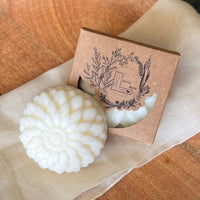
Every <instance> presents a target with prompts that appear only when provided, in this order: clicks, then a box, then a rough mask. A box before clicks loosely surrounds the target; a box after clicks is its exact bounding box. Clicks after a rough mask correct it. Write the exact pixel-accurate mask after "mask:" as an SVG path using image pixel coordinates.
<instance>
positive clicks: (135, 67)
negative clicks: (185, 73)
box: [68, 29, 180, 143]
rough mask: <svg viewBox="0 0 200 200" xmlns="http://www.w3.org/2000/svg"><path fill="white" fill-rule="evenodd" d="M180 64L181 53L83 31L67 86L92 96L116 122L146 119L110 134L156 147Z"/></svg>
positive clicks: (120, 124)
mask: <svg viewBox="0 0 200 200" xmlns="http://www.w3.org/2000/svg"><path fill="white" fill-rule="evenodd" d="M179 58H180V54H179V53H177V52H172V51H168V50H163V49H159V48H156V47H150V46H147V45H144V44H139V43H137V42H133V41H130V40H126V39H123V38H120V37H115V36H110V35H107V34H100V33H98V32H96V31H91V30H88V29H81V31H80V37H79V41H78V45H77V49H76V53H75V57H74V61H73V65H72V69H71V73H70V77H69V81H68V84H69V85H72V86H75V87H78V86H79V85H81V86H83V88H86V89H87V91H88V92H89V93H94V94H95V97H97V98H98V99H99V101H100V102H101V103H102V105H103V106H104V108H105V109H106V110H107V113H109V112H110V111H111V110H113V109H115V110H116V111H117V112H116V113H117V114H116V115H115V116H113V117H114V118H116V119H119V118H120V116H122V115H121V114H122V113H123V115H127V117H129V116H130V117H129V118H130V119H131V118H132V119H131V120H133V121H134V120H135V122H136V121H139V120H138V119H142V120H141V121H139V122H138V123H135V124H134V123H133V125H132V124H130V123H125V122H124V121H123V120H121V123H119V124H118V125H117V127H112V126H111V127H112V128H109V130H108V131H109V133H112V134H116V135H120V136H124V137H128V138H131V139H134V140H137V141H141V142H144V143H153V142H154V138H155V135H156V132H157V129H158V126H159V122H160V119H161V116H162V112H163V109H164V106H165V103H166V100H167V96H168V93H169V90H170V87H171V84H172V81H173V77H174V74H175V71H176V68H177V64H178V61H179ZM152 102H153V103H152ZM151 104H152V106H151ZM153 105H154V106H153ZM145 112H146V113H145ZM112 113H115V112H112ZM131 113H132V114H131ZM142 115H144V116H145V117H142ZM110 117H112V116H110ZM143 118H144V119H143ZM130 119H129V121H130ZM108 121H109V120H108ZM111 122H112V120H111ZM124 124H129V125H128V126H127V127H125V126H124ZM111 125H113V124H112V123H111Z"/></svg>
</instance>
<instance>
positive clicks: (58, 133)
mask: <svg viewBox="0 0 200 200" xmlns="http://www.w3.org/2000/svg"><path fill="white" fill-rule="evenodd" d="M48 140H49V143H50V144H52V145H54V146H59V145H61V144H63V142H64V141H65V133H64V132H63V130H60V129H58V128H54V129H51V130H49V134H48Z"/></svg>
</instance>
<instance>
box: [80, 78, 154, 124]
mask: <svg viewBox="0 0 200 200" xmlns="http://www.w3.org/2000/svg"><path fill="white" fill-rule="evenodd" d="M79 85H80V88H81V89H82V90H83V91H85V92H87V93H88V94H91V95H93V96H94V93H95V91H94V89H93V88H90V86H89V85H88V84H87V83H86V82H85V81H83V80H82V79H80V83H79ZM156 98H157V94H153V95H152V96H151V97H146V98H145V105H144V106H143V107H140V108H139V109H138V110H136V111H134V110H129V111H127V110H118V109H116V108H114V109H111V110H106V116H107V122H108V126H109V127H110V128H115V127H128V126H132V125H134V124H136V123H138V122H139V121H141V120H142V119H144V118H145V117H146V116H147V115H148V113H149V112H150V111H151V109H152V108H153V106H154V104H155V102H156Z"/></svg>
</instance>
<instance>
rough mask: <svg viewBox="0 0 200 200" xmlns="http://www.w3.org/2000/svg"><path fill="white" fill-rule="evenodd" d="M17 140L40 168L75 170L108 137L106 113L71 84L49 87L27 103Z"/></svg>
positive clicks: (93, 155) (89, 159)
mask: <svg viewBox="0 0 200 200" xmlns="http://www.w3.org/2000/svg"><path fill="white" fill-rule="evenodd" d="M20 131H21V135H20V140H21V142H22V143H23V145H24V148H25V149H26V153H27V155H28V156H29V157H30V158H32V159H33V160H34V161H35V162H37V163H38V164H39V166H40V167H41V168H43V169H50V170H52V171H55V172H56V173H59V174H61V173H63V172H78V171H79V170H80V169H81V168H82V167H87V166H88V165H89V164H90V163H92V162H94V160H95V158H96V157H97V156H98V155H99V154H100V152H101V150H102V149H103V147H104V144H105V140H106V138H107V125H106V116H105V113H104V110H103V108H102V106H101V105H100V104H99V103H98V102H97V101H96V99H94V98H93V97H91V96H90V95H88V94H86V93H84V92H83V91H81V90H79V89H76V88H74V87H70V86H60V87H54V88H51V89H48V90H46V91H44V92H43V93H41V94H40V95H38V96H36V97H35V98H34V99H33V101H32V102H31V103H28V104H27V107H26V109H25V110H24V112H23V117H22V118H21V119H20Z"/></svg>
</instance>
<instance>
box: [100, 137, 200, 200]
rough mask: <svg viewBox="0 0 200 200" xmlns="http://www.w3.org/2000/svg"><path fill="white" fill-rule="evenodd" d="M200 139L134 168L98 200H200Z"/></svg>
mask: <svg viewBox="0 0 200 200" xmlns="http://www.w3.org/2000/svg"><path fill="white" fill-rule="evenodd" d="M199 136H200V134H198V135H197V136H195V137H194V138H191V139H190V140H188V141H186V142H184V143H183V144H181V145H179V146H176V147H174V148H173V149H171V150H170V151H167V152H165V153H163V154H162V155H161V156H159V157H158V158H156V159H154V160H153V161H151V162H150V163H148V164H146V165H145V166H143V167H141V168H138V169H134V170H133V171H132V172H131V173H129V174H128V175H127V176H126V177H125V178H123V179H122V180H121V181H120V182H118V183H117V184H116V185H115V186H114V187H113V188H111V189H110V190H109V191H108V192H106V193H105V194H104V195H103V196H101V197H100V198H98V200H107V199H109V200H123V199H148V200H150V199H153V200H156V199H159V200H168V199H170V200H180V199H184V200H193V199H194V200H198V199H200V173H199V172H200V137H199Z"/></svg>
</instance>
